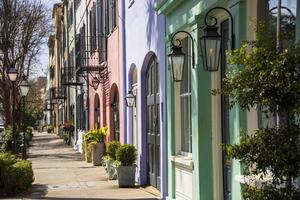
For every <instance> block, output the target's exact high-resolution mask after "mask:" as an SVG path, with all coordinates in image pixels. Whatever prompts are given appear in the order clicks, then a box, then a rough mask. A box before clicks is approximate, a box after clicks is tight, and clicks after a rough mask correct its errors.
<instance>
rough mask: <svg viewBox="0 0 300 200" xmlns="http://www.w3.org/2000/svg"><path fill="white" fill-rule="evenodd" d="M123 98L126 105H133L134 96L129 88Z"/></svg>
mask: <svg viewBox="0 0 300 200" xmlns="http://www.w3.org/2000/svg"><path fill="white" fill-rule="evenodd" d="M125 100H126V104H127V107H135V101H136V98H135V95H134V94H133V92H132V91H131V90H129V92H128V93H127V95H126V96H125Z"/></svg>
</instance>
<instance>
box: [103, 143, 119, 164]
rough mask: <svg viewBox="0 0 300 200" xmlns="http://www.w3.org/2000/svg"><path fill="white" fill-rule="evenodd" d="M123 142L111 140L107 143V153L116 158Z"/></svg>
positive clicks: (113, 158)
mask: <svg viewBox="0 0 300 200" xmlns="http://www.w3.org/2000/svg"><path fill="white" fill-rule="evenodd" d="M120 146H121V144H120V142H118V141H111V142H109V143H107V145H106V153H107V155H108V156H109V157H110V158H111V159H112V160H116V152H117V150H118V149H119V148H120Z"/></svg>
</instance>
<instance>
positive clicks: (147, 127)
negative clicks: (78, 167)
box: [49, 0, 300, 200]
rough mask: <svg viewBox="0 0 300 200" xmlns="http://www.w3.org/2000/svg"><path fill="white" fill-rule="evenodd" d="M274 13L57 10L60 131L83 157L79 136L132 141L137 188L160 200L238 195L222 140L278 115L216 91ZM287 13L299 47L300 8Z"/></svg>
mask: <svg viewBox="0 0 300 200" xmlns="http://www.w3.org/2000/svg"><path fill="white" fill-rule="evenodd" d="M276 8H277V0H228V1H223V0H209V1H208V0H189V1H183V0H143V1H136V0H123V1H121V0H119V1H117V0H69V1H63V3H60V4H55V6H54V10H55V12H54V13H56V12H57V11H56V10H58V9H61V11H60V14H55V16H56V17H55V18H54V19H55V22H56V23H55V27H56V31H55V35H54V36H51V37H50V39H49V44H51V45H50V49H51V55H54V54H55V58H53V59H52V62H51V63H54V62H55V63H58V64H55V65H53V64H52V65H51V66H50V67H52V68H54V71H56V72H55V74H56V75H55V77H56V79H57V80H59V81H52V82H53V85H55V87H56V88H59V89H56V93H55V92H52V93H53V94H57V95H56V96H55V95H54V96H53V97H55V98H54V99H56V100H55V102H52V104H53V105H54V109H52V111H51V113H52V116H54V121H53V123H55V127H56V132H57V133H59V127H60V126H62V125H63V124H66V123H69V124H72V125H73V126H74V131H73V132H72V133H70V138H71V144H72V145H73V146H74V148H75V149H77V150H78V151H80V152H81V143H82V134H83V133H85V132H86V131H88V130H90V129H93V128H96V127H102V126H105V125H107V126H108V127H109V136H108V138H107V142H108V141H112V140H118V141H120V142H121V143H130V144H133V145H135V147H136V149H137V155H138V159H137V173H136V182H137V184H139V185H143V186H144V185H149V186H152V187H153V188H155V189H156V190H157V191H158V192H160V196H161V198H163V199H174V200H175V199H177V200H180V199H182V200H189V199H193V200H198V199H204V200H221V199H225V200H231V199H232V200H238V199H241V187H240V181H241V177H242V176H241V173H242V166H241V164H240V163H239V162H238V161H236V160H233V161H231V160H228V159H227V158H226V156H225V154H224V152H223V151H222V149H221V144H226V143H237V142H238V140H239V135H240V130H241V129H245V130H248V131H251V130H254V129H257V128H258V127H263V126H272V125H274V124H275V121H276V119H275V118H270V117H269V118H267V117H266V116H265V114H264V113H263V112H261V109H260V108H259V106H257V107H256V108H252V109H250V111H247V112H243V111H242V110H241V109H240V108H239V107H238V106H234V107H233V108H232V109H229V106H228V98H227V97H225V96H222V95H212V90H213V89H217V88H221V86H222V85H221V80H222V79H223V78H224V77H225V74H226V71H227V70H228V66H227V63H226V60H227V59H226V51H227V50H233V49H236V48H238V47H239V46H240V45H241V44H242V41H244V40H254V39H255V30H256V28H257V26H258V24H259V23H260V22H261V21H263V22H266V24H267V25H268V26H270V28H274V27H272V26H273V25H272V23H271V20H274V18H276V16H277V10H276ZM282 13H283V14H284V15H290V16H292V17H291V18H289V19H291V21H289V23H290V24H291V25H292V26H290V27H289V28H290V29H291V31H292V32H293V33H294V34H291V41H293V42H296V41H298V40H299V38H300V29H299V27H300V2H299V1H296V0H282ZM282 20H284V19H282ZM58 22H59V23H58ZM58 27H59V28H58ZM283 28H284V27H283ZM283 28H282V29H283ZM274 30H275V29H274ZM274 33H276V31H274ZM58 36H59V37H58ZM56 40H57V41H58V43H57V44H56V43H55V41H56ZM54 49H57V51H55V50H54ZM54 52H57V53H54ZM54 60H57V61H54ZM50 77H51V76H50ZM50 96H51V95H50ZM126 98H127V99H128V98H132V99H134V101H133V102H132V103H128V102H126Z"/></svg>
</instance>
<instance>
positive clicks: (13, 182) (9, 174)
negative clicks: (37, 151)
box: [0, 153, 34, 195]
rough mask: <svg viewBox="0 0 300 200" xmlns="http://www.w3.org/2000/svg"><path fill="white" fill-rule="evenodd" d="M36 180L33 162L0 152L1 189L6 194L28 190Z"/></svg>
mask: <svg viewBox="0 0 300 200" xmlns="http://www.w3.org/2000/svg"><path fill="white" fill-rule="evenodd" d="M33 181H34V178H33V171H32V166H31V162H30V161H27V160H19V159H16V157H15V156H14V155H11V154H9V153H0V190H2V191H4V193H5V194H4V195H15V194H18V193H23V192H26V191H27V190H28V189H29V188H30V187H31V185H32V182H33Z"/></svg>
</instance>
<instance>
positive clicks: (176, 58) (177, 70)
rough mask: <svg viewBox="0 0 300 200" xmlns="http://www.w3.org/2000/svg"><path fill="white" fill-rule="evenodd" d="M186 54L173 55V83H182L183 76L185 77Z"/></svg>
mask: <svg viewBox="0 0 300 200" xmlns="http://www.w3.org/2000/svg"><path fill="white" fill-rule="evenodd" d="M184 56H185V54H184V53H181V54H173V55H172V57H171V59H172V65H171V69H172V75H173V81H176V82H177V81H182V75H183V67H184Z"/></svg>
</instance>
